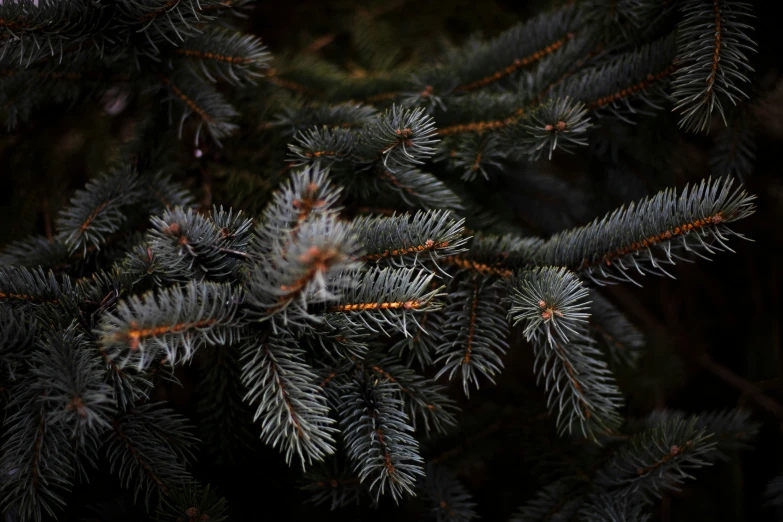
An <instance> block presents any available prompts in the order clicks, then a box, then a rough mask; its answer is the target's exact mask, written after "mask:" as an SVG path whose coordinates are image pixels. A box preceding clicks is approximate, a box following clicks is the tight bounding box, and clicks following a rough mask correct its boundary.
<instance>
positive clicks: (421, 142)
mask: <svg viewBox="0 0 783 522" xmlns="http://www.w3.org/2000/svg"><path fill="white" fill-rule="evenodd" d="M435 135H436V130H435V121H434V120H433V119H432V117H431V116H428V115H427V114H425V112H424V111H423V110H422V109H414V110H410V109H405V108H402V107H398V106H397V105H394V106H392V108H391V110H387V111H385V112H384V113H383V114H381V115H380V116H379V117H378V118H376V119H375V120H373V121H372V122H370V123H369V124H367V125H365V126H364V127H363V128H362V131H361V133H360V135H359V137H358V143H357V152H358V154H359V156H360V157H361V158H362V159H363V160H364V161H377V160H379V159H380V160H381V161H382V163H383V166H384V167H385V168H387V169H389V170H391V171H392V172H398V171H401V170H407V169H410V168H413V167H415V166H416V165H418V164H421V163H423V162H424V160H425V159H428V158H430V157H432V155H433V154H434V153H435V147H434V145H435V144H436V143H437V142H438V140H437V139H435Z"/></svg>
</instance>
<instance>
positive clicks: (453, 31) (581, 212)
mask: <svg viewBox="0 0 783 522" xmlns="http://www.w3.org/2000/svg"><path fill="white" fill-rule="evenodd" d="M544 4H545V2H529V3H523V2H499V1H495V2H481V3H475V2H470V1H467V0H453V1H449V2H412V1H409V2H399V1H397V2H395V1H393V0H390V1H389V2H384V3H376V4H374V5H370V6H368V5H367V3H366V2H320V1H312V2H259V4H258V5H257V6H256V7H255V9H254V10H253V11H252V13H251V15H250V18H249V19H248V20H247V21H246V24H247V27H248V28H250V30H251V31H252V32H254V33H255V34H258V35H260V36H261V37H262V38H263V39H264V41H265V42H266V43H267V45H268V46H269V48H270V50H271V52H272V53H273V54H280V53H282V52H283V51H290V50H294V49H304V48H308V47H309V48H310V49H311V50H312V52H315V53H318V54H319V55H321V56H323V57H326V58H329V59H331V60H334V61H335V62H337V63H339V64H341V65H342V66H344V67H357V64H356V63H354V62H352V61H351V56H352V55H353V53H352V50H353V49H354V46H355V35H354V33H353V31H354V30H355V26H356V23H357V21H360V20H362V18H361V17H362V16H365V15H366V14H367V12H374V13H375V15H374V16H378V17H381V18H382V20H383V21H384V23H385V27H386V28H391V32H390V33H388V34H391V35H392V36H393V38H392V40H393V42H395V43H397V44H399V46H400V48H401V51H400V53H401V54H400V58H399V61H400V62H404V61H405V60H406V59H408V58H411V57H418V58H419V59H425V58H427V57H428V56H436V55H437V54H438V53H439V52H440V51H441V49H442V42H445V41H453V42H460V41H462V40H463V39H464V38H465V37H467V36H469V35H471V34H474V33H476V32H481V33H482V34H484V35H485V36H487V37H491V36H494V35H496V34H498V33H499V32H500V31H502V30H503V29H506V28H507V27H509V26H511V25H513V24H514V23H515V22H516V21H518V20H522V19H525V18H526V17H527V16H528V15H529V14H530V13H531V12H536V11H537V9H538V6H539V5H544ZM770 5H771V4H770V2H760V3H759V6H758V9H759V11H758V13H759V18H758V20H757V26H756V27H757V30H756V31H755V38H756V39H757V41H758V42H759V48H760V53H759V56H758V58H757V62H756V63H754V65H756V69H757V71H758V77H757V78H756V79H755V81H756V82H757V84H758V85H759V89H760V90H761V91H762V92H761V94H760V95H759V97H758V98H757V100H756V102H755V104H754V107H753V109H752V110H753V113H754V115H755V116H756V117H757V121H758V125H757V129H756V131H757V134H756V135H757V143H758V152H757V158H756V161H755V165H754V172H752V173H751V174H750V175H748V176H747V177H746V178H745V183H746V186H747V189H748V191H749V192H751V193H753V194H756V195H757V196H758V199H757V201H756V204H757V207H758V210H757V212H756V213H755V214H754V215H753V216H751V217H750V218H748V219H747V220H745V221H743V222H741V223H738V224H737V225H736V230H738V231H739V232H741V233H743V234H745V235H747V236H748V238H750V239H752V241H740V240H732V241H731V243H730V244H731V246H732V248H734V249H735V250H736V254H730V253H721V254H718V255H717V256H715V257H714V260H713V261H712V262H704V261H701V260H700V262H698V263H696V264H681V265H679V266H677V267H674V268H673V269H672V270H673V271H672V273H673V274H674V275H675V276H676V279H666V278H652V277H648V278H645V280H644V288H635V287H633V286H630V285H625V286H615V287H612V288H609V289H608V291H607V292H606V295H607V296H608V297H610V298H611V299H612V300H613V301H614V302H615V303H616V304H618V305H619V306H620V308H621V309H622V310H623V311H624V312H626V313H627V315H628V317H629V318H630V319H631V320H632V322H634V324H636V325H637V326H638V327H639V328H641V329H642V330H643V331H644V332H645V334H646V336H647V344H648V356H646V357H645V359H644V360H643V365H642V370H643V371H642V372H641V376H638V377H637V378H636V381H635V382H634V383H626V384H628V389H632V390H633V393H632V394H631V395H630V397H629V409H628V411H629V413H631V414H639V415H641V414H644V413H645V412H647V411H649V409H651V408H653V407H672V408H681V409H683V410H685V411H688V412H698V411H701V410H705V409H706V410H709V409H721V408H728V407H733V406H737V405H743V406H746V407H748V408H750V409H752V411H753V419H754V420H755V421H757V422H760V423H763V428H762V430H761V433H760V436H759V439H758V442H757V444H756V445H755V448H754V449H753V450H751V451H747V452H743V453H741V454H739V455H737V456H736V457H735V458H734V459H733V460H732V461H731V462H729V463H721V464H718V465H716V466H714V467H713V468H712V469H706V470H701V471H699V472H697V473H696V477H697V479H698V480H696V481H690V482H688V483H687V484H686V486H685V488H684V490H683V491H682V492H681V493H675V494H671V495H669V496H666V497H665V498H664V499H663V500H662V502H660V503H659V504H658V505H657V506H656V508H655V519H656V520H661V521H666V522H668V521H680V520H726V521H737V522H755V521H759V520H772V516H773V515H772V511H771V510H769V509H764V508H763V507H762V497H761V492H762V490H763V489H764V487H765V485H766V483H767V482H768V481H769V480H770V479H772V478H773V477H774V476H775V475H777V474H779V473H781V472H783V454H782V453H781V449H783V447H782V446H781V443H782V442H783V437H781V429H783V424H782V422H783V418H782V417H781V412H783V407H781V406H780V405H781V404H783V388H781V386H783V371H782V370H783V365H782V364H781V350H780V342H781V325H780V317H781V299H780V295H781V279H780V269H779V267H780V266H781V262H782V261H783V253H782V252H783V250H782V249H781V247H783V243H782V242H781V239H782V237H781V232H780V231H781V229H783V205H781V203H782V202H783V183H781V176H780V170H779V167H778V165H779V156H778V154H779V153H780V146H781V144H783V89H781V88H780V82H779V75H780V71H779V68H778V66H779V63H778V62H779V57H780V56H781V54H780V51H781V50H783V49H781V43H780V39H779V33H778V29H777V27H776V18H775V17H774V16H768V15H769V14H770V12H769V9H770ZM374 10H375V11H374ZM765 14H766V16H765ZM381 36H383V37H385V36H384V35H383V34H380V32H379V37H381ZM439 39H440V40H441V43H438V41H439ZM358 66H360V65H358ZM657 118H658V119H660V120H665V119H666V118H668V115H666V114H661V115H659V116H657ZM671 128H672V127H671V126H666V125H658V122H642V123H640V125H638V126H637V127H636V128H632V129H629V128H628V127H622V128H620V127H612V126H609V127H608V128H607V129H606V130H605V131H603V132H605V133H606V134H605V136H603V137H604V138H605V139H607V140H610V141H611V140H627V139H633V137H636V138H639V140H641V141H646V142H647V143H648V144H650V147H651V148H650V149H648V150H642V151H639V153H638V154H633V155H629V156H628V157H626V158H624V160H623V162H622V169H619V170H618V171H612V172H607V171H606V170H605V169H602V168H601V163H600V162H597V161H596V159H595V158H596V156H597V154H598V153H596V152H595V150H593V151H592V152H591V151H589V150H582V151H579V153H578V154H576V155H575V156H572V157H566V158H558V159H557V161H555V162H554V164H547V163H546V162H543V164H541V165H535V166H534V167H533V168H525V169H522V168H520V169H518V170H512V171H508V172H506V173H505V174H500V175H498V176H496V177H494V178H493V179H492V180H491V181H489V182H479V183H477V184H476V190H477V191H480V192H485V193H486V194H487V198H490V196H491V197H492V198H493V199H488V201H492V202H493V203H494V204H497V205H503V206H504V208H505V209H511V210H512V211H513V212H514V214H515V217H516V219H517V220H518V223H520V224H522V225H523V226H525V227H526V228H527V229H528V230H531V231H532V232H535V233H538V234H541V235H547V234H551V233H552V232H554V231H556V230H558V229H560V228H563V227H565V226H572V225H577V224H584V223H586V222H587V221H589V220H590V219H591V218H593V217H595V216H597V215H600V214H602V213H603V212H605V211H607V210H609V209H611V208H614V207H615V206H618V205H620V204H623V203H627V202H629V201H632V200H633V199H636V198H638V197H640V196H643V195H646V194H649V193H654V192H655V191H657V190H659V189H661V188H663V187H666V186H676V187H682V186H684V184H685V183H687V182H689V181H691V182H692V181H698V180H700V179H702V178H704V177H706V176H708V175H709V167H708V153H709V143H710V140H709V138H708V137H703V136H702V137H700V136H684V135H678V136H676V137H675V136H673V135H663V134H661V133H670V132H671ZM662 129H664V130H662ZM122 131H123V120H122V119H121V118H119V119H116V118H112V117H109V116H106V115H105V114H104V113H102V112H101V111H100V110H99V100H96V105H95V107H86V108H84V109H79V110H77V111H74V110H67V109H65V108H59V107H52V109H51V111H49V112H47V113H46V117H45V118H42V119H38V120H37V121H36V122H33V123H30V124H27V125H25V126H23V128H22V129H20V131H19V132H16V133H14V134H12V135H8V134H0V222H1V223H2V225H3V226H0V245H3V244H5V243H7V242H8V241H11V240H14V239H19V238H21V237H24V236H26V235H27V234H30V233H38V234H46V233H47V232H48V231H50V230H51V227H52V220H53V217H54V216H56V213H57V211H58V209H59V208H60V207H61V206H62V205H63V204H64V203H66V202H67V199H68V197H69V196H70V194H71V193H72V190H74V189H75V188H78V187H81V186H83V184H84V182H85V181H86V180H87V179H88V178H89V177H90V176H92V175H93V174H94V173H95V172H96V166H97V165H99V164H100V162H101V158H102V157H103V156H102V152H103V150H104V148H105V147H106V146H107V142H108V141H109V140H110V139H112V137H116V136H117V135H118V134H119V133H121V132H122ZM629 136H630V138H629ZM647 137H650V139H645V138H647ZM653 144H659V145H660V146H659V147H658V148H652V145H653ZM661 160H663V166H661V165H660V164H659V163H658V162H659V161H661ZM542 176H543V177H545V178H548V179H550V181H549V182H542V181H541V178H542ZM552 180H554V181H552ZM190 182H191V185H192V187H193V188H194V190H196V191H197V192H198V187H199V182H198V180H191V181H190ZM216 203H220V202H219V201H216ZM705 353H706V354H709V355H710V356H711V359H710V360H712V361H714V363H713V364H710V363H706V362H704V357H703V355H704V354H705ZM505 362H506V364H507V366H506V369H505V371H504V373H503V374H502V376H501V378H500V381H499V382H498V385H497V386H496V387H492V386H489V385H487V386H482V388H481V390H480V392H478V393H476V397H475V399H476V400H475V404H468V403H466V404H464V405H463V406H464V408H466V412H472V413H475V414H476V415H478V416H479V417H481V418H482V419H483V418H485V417H486V418H487V420H486V422H485V423H484V424H483V427H474V429H473V432H468V433H467V434H466V435H465V436H464V438H462V439H461V440H457V441H454V440H451V441H444V442H443V443H442V444H441V445H439V446H437V447H434V448H428V449H427V451H429V452H430V455H444V454H445V456H444V457H443V462H445V463H447V464H448V465H450V466H451V467H453V468H455V469H457V470H458V471H459V472H460V478H461V480H462V481H463V483H464V484H465V485H466V486H467V487H468V489H469V490H470V491H471V493H472V494H473V495H474V497H475V500H476V501H477V503H478V504H479V508H478V511H479V513H480V514H481V515H482V519H483V520H500V519H505V518H507V517H508V515H509V514H510V513H511V512H512V511H513V510H514V509H515V508H516V507H517V506H519V505H522V504H524V503H525V502H526V501H528V500H530V499H531V498H532V495H533V491H534V490H533V489H531V485H532V484H534V483H536V480H537V477H536V476H533V468H526V463H527V462H528V461H529V460H530V458H531V456H530V455H529V453H530V451H533V448H528V447H525V445H524V444H521V443H520V441H519V440H520V439H522V440H526V439H524V438H522V437H516V436H515V431H514V430H515V429H516V428H517V427H519V426H518V423H519V422H523V420H524V419H528V417H530V418H533V417H534V415H533V414H531V413H529V412H527V409H528V408H527V405H528V404H530V403H533V402H534V401H538V400H539V399H540V397H541V395H540V393H538V392H536V390H535V387H534V386H530V385H531V383H532V381H533V378H532V373H531V370H530V365H531V360H530V356H529V353H528V352H527V351H526V346H524V345H523V344H522V343H515V342H513V341H512V348H511V350H510V352H509V354H508V356H507V358H506V361H505ZM185 384H186V388H185V390H184V391H176V390H169V391H168V393H169V398H171V399H172V400H173V401H174V403H175V404H176V405H177V406H178V407H179V408H180V409H182V410H183V411H187V410H188V408H189V405H188V402H187V390H188V386H190V384H189V383H188V381H187V379H186V380H185ZM621 384H623V382H622V380H621ZM458 388H459V387H455V390H454V392H455V393H454V394H453V395H454V396H458V394H457V393H456V392H459V389H458ZM759 394H763V395H764V397H765V398H762V399H761V400H759V399H758V395H759ZM459 395H461V393H459ZM754 396H755V398H754ZM504 408H505V409H506V410H504ZM508 408H511V415H510V416H511V417H512V420H510V421H507V420H502V419H505V418H507V417H509V415H508V414H509V411H508ZM775 408H777V409H778V410H777V411H771V410H775ZM503 411H505V414H504V415H501V412H503ZM466 415H467V413H466ZM493 419H494V420H493ZM524 422H527V421H526V420H524ZM530 422H531V423H532V422H534V421H533V420H531V421H530ZM479 428H481V429H479ZM476 455H478V456H480V458H477V457H476ZM246 464H247V465H246V466H244V467H243V469H242V470H241V472H240V471H238V470H237V469H228V470H218V469H209V468H205V467H202V468H197V470H196V471H197V473H199V474H201V475H203V476H205V477H209V479H208V480H209V481H211V482H213V483H214V484H217V485H219V487H220V488H221V490H222V491H223V493H224V494H226V496H227V497H228V499H229V502H230V504H231V506H232V510H233V512H234V513H235V514H241V516H237V517H235V518H233V519H235V520H255V519H257V520H261V519H265V520H283V519H285V515H281V513H288V519H290V520H300V519H303V518H302V517H304V516H305V513H309V514H312V513H314V511H313V510H312V509H310V508H308V507H306V506H305V505H303V501H304V499H305V498H306V496H305V494H304V493H302V492H300V491H298V490H297V489H294V488H292V487H291V486H292V485H294V484H296V481H297V478H298V476H299V470H297V469H293V470H290V469H288V468H287V467H286V466H285V465H284V463H283V462H282V458H281V457H280V455H279V454H277V452H274V451H271V450H261V451H260V453H259V454H258V455H254V456H252V457H249V458H248V461H247V462H246ZM240 473H243V474H244V473H247V475H242V474H240ZM111 480H113V479H111ZM96 482H97V484H98V486H100V480H96ZM112 484H113V483H112ZM96 491H100V487H98V488H97V489H95V488H94V489H93V490H91V492H90V493H89V494H88V495H87V496H88V497H91V498H92V497H93V496H94V495H97V493H95V492H96ZM381 507H382V508H384V509H381V511H380V512H377V513H374V514H372V515H371V512H368V511H366V510H364V509H363V508H357V509H356V510H352V509H347V510H343V511H340V512H336V513H332V514H331V518H330V515H329V513H328V512H327V513H321V514H319V515H318V519H319V520H364V519H366V517H368V516H372V517H373V518H374V519H377V520H395V519H401V518H402V517H403V516H404V517H406V518H409V517H411V516H412V515H411V514H401V513H400V512H396V511H394V510H387V509H385V508H387V507H390V506H387V505H386V504H382V506H381ZM320 511H321V510H319V512H320ZM272 513H276V514H275V515H272ZM67 516H74V513H69V514H68V515H67ZM67 516H66V517H64V518H67Z"/></svg>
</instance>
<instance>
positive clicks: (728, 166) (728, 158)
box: [710, 109, 757, 181]
mask: <svg viewBox="0 0 783 522" xmlns="http://www.w3.org/2000/svg"><path fill="white" fill-rule="evenodd" d="M750 119H751V116H750V115H749V113H748V112H746V110H742V109H739V110H737V111H736V114H735V115H734V117H733V118H732V121H731V122H730V124H729V125H728V126H726V128H724V129H721V130H720V132H719V133H718V134H717V135H716V136H715V141H714V142H713V146H712V150H711V151H710V173H711V174H712V175H713V176H715V177H724V178H730V177H736V178H738V179H739V180H740V181H743V180H744V179H746V177H747V176H749V175H750V174H751V173H753V163H754V162H755V160H756V148H757V147H756V133H755V132H754V131H753V128H752V127H751V122H750Z"/></svg>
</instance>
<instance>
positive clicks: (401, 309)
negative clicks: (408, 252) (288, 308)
mask: <svg viewBox="0 0 783 522" xmlns="http://www.w3.org/2000/svg"><path fill="white" fill-rule="evenodd" d="M433 277H434V274H432V273H430V274H427V271H426V270H418V271H417V270H416V269H413V268H397V269H393V268H383V269H380V268H374V269H372V270H370V271H369V272H367V273H365V274H364V276H363V277H362V279H361V281H360V282H359V284H358V285H357V286H356V287H354V288H353V289H352V290H350V291H349V292H347V293H346V294H345V296H344V297H343V298H342V299H341V300H340V301H339V303H338V304H336V305H333V306H331V307H329V308H328V309H327V311H328V312H329V314H330V315H331V314H336V315H339V316H341V317H343V318H344V320H345V321H346V322H347V323H348V324H349V325H351V326H353V327H356V328H367V329H368V330H370V331H372V332H378V331H380V332H384V333H386V334H387V335H388V329H389V328H391V329H392V330H398V331H400V332H402V333H403V334H404V335H405V336H410V335H412V334H411V332H410V327H409V323H412V326H414V327H415V328H416V329H420V328H421V325H420V324H419V322H418V321H417V319H416V315H417V314H421V313H423V312H429V311H433V310H437V309H438V308H440V306H441V305H440V303H438V302H437V301H435V300H434V299H435V298H436V297H437V296H438V295H440V293H439V290H437V289H436V290H431V291H427V290H428V289H429V288H430V286H431V281H432V278H433Z"/></svg>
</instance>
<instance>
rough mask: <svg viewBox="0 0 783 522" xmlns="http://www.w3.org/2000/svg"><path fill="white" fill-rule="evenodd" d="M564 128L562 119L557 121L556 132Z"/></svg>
mask: <svg viewBox="0 0 783 522" xmlns="http://www.w3.org/2000/svg"><path fill="white" fill-rule="evenodd" d="M565 128H566V124H565V122H564V121H559V122H557V131H558V132H563V131H564V130H565Z"/></svg>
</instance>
